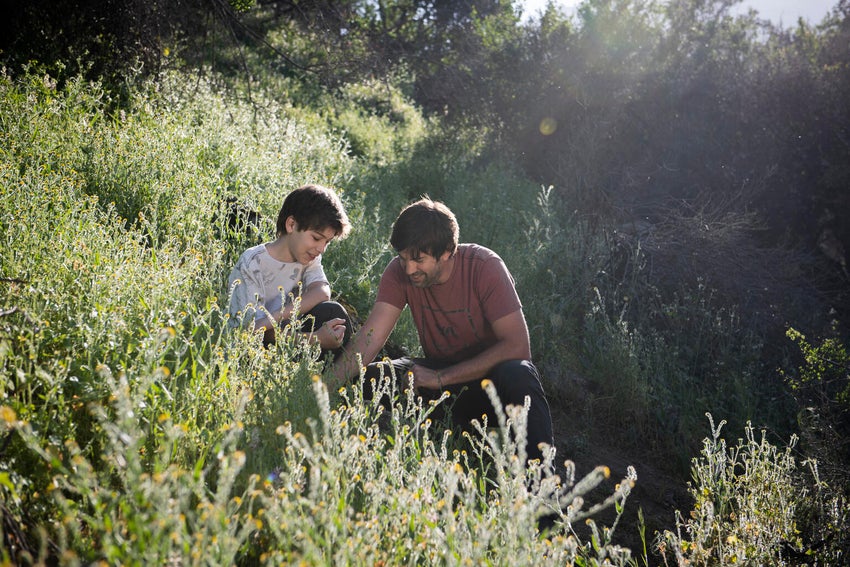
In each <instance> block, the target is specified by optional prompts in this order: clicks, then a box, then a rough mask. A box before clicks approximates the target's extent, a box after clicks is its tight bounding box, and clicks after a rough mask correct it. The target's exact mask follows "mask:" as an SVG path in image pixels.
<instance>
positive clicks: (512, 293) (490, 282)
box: [478, 256, 522, 321]
mask: <svg viewBox="0 0 850 567" xmlns="http://www.w3.org/2000/svg"><path fill="white" fill-rule="evenodd" d="M478 277H479V278H480V280H479V286H478V289H479V290H481V291H480V292H479V297H478V299H479V301H480V304H481V309H482V311H483V313H484V318H485V319H487V320H488V321H496V320H497V319H501V318H502V317H504V316H505V315H509V314H511V313H513V312H514V311H519V310H520V309H522V303H521V302H520V300H519V295H518V294H517V292H516V284H515V282H514V278H513V276H512V275H511V273H510V272H509V271H508V267H507V266H505V263H504V261H502V259H501V258H499V257H498V256H494V257H492V258H489V259H487V260H486V261H485V262H484V263H483V265H482V267H481V272H480V274H479V276H478Z"/></svg>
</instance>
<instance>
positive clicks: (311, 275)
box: [228, 185, 351, 355]
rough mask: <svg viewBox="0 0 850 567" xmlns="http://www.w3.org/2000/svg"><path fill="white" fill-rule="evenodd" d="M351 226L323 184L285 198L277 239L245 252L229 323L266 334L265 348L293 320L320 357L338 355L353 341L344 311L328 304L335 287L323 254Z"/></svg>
mask: <svg viewBox="0 0 850 567" xmlns="http://www.w3.org/2000/svg"><path fill="white" fill-rule="evenodd" d="M350 229H351V225H350V224H349V222H348V216H347V215H346V213H345V209H344V208H343V206H342V202H341V201H340V200H339V197H338V196H337V195H336V193H334V192H333V191H332V190H330V189H328V188H326V187H322V186H320V185H304V186H303V187H299V188H298V189H295V190H294V191H292V192H291V193H290V194H289V195H287V196H286V199H285V200H284V202H283V206H282V207H281V209H280V213H279V214H278V217H277V238H276V239H275V240H274V241H272V242H266V243H265V244H259V245H257V246H254V247H252V248H249V249H248V250H246V251H245V252H244V253H243V254H242V256H240V258H239V260H238V261H237V262H236V266H235V267H234V268H233V271H232V272H231V273H230V277H229V278H228V284H229V287H228V289H229V290H230V291H231V292H232V295H231V298H230V317H231V319H230V320H231V324H233V325H234V326H235V325H244V326H248V325H253V328H254V329H255V330H257V331H263V344H264V345H265V346H269V345H271V344H274V342H275V330H276V329H277V327H278V326H281V327H282V326H285V325H286V324H287V323H289V320H290V318H291V317H292V316H293V309H294V307H295V306H294V304H293V301H294V299H295V298H298V296H299V294H300V298H299V301H300V305H299V306H298V320H299V322H300V323H299V326H298V329H299V331H300V332H301V333H302V334H304V335H305V337H306V339H307V340H308V341H310V342H311V343H314V344H315V343H316V342H318V344H319V345H320V346H321V349H322V354H323V355H324V354H326V353H327V352H333V353H334V354H336V353H338V352H339V349H340V347H342V346H343V345H344V344H345V343H346V342H347V341H348V338H349V337H350V336H351V320H350V318H349V316H348V313H347V312H346V310H345V308H344V307H343V306H342V305H340V304H339V303H336V302H333V301H330V298H331V287H330V284H329V283H328V278H327V276H325V272H324V270H323V269H322V254H323V253H324V251H325V250H326V249H327V247H328V244H330V242H331V241H332V240H334V239H335V238H345V237H346V236H347V235H348V232H349V230H350Z"/></svg>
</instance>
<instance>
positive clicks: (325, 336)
mask: <svg viewBox="0 0 850 567" xmlns="http://www.w3.org/2000/svg"><path fill="white" fill-rule="evenodd" d="M313 336H314V337H316V339H317V340H318V341H319V345H320V346H321V347H322V348H323V349H325V350H334V349H337V348H339V347H340V346H342V339H343V337H344V336H345V319H339V318H337V319H331V320H330V321H328V322H327V323H325V324H324V325H322V326H321V327H320V328H319V330H318V331H314V332H313Z"/></svg>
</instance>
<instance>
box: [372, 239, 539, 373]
mask: <svg viewBox="0 0 850 567" xmlns="http://www.w3.org/2000/svg"><path fill="white" fill-rule="evenodd" d="M377 301H383V302H385V303H389V304H390V305H394V306H395V307H398V308H399V309H404V306H405V305H409V306H410V312H411V314H412V315H413V321H414V323H415V324H416V330H417V332H418V333H419V342H420V343H421V344H422V350H423V351H424V353H425V356H426V357H428V358H433V359H437V360H444V361H446V362H451V363H455V362H459V361H461V360H466V359H468V358H471V357H473V356H475V355H477V354H478V353H480V352H482V351H483V350H485V349H486V348H487V347H489V346H491V345H492V344H494V343H495V342H496V336H495V335H494V334H493V328H492V326H491V322H493V321H496V320H498V319H500V318H502V317H504V316H505V315H508V314H510V313H513V312H514V311H517V310H519V309H522V304H521V303H520V301H519V296H518V295H517V293H516V288H515V287H514V279H513V277H512V276H511V274H510V272H509V271H508V268H507V267H506V266H505V263H504V262H503V261H502V259H501V258H500V257H499V256H498V255H497V254H496V253H495V252H493V251H492V250H489V249H487V248H484V247H483V246H478V245H477V244H461V245H459V246H458V249H457V252H456V253H455V263H454V267H453V269H452V274H451V276H450V277H449V280H448V281H447V282H445V283H442V284H438V285H432V286H430V287H426V288H418V287H416V286H414V285H412V284H411V283H410V280H409V279H408V277H407V276H406V275H405V273H404V269H403V268H402V266H401V262H400V261H399V259H398V258H397V257H396V258H393V260H392V261H391V262H390V263H389V264H388V265H387V268H386V269H385V270H384V274H383V276H381V283H380V285H379V287H378V297H377Z"/></svg>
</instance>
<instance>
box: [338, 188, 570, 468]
mask: <svg viewBox="0 0 850 567" xmlns="http://www.w3.org/2000/svg"><path fill="white" fill-rule="evenodd" d="M458 234H459V230H458V225H457V220H456V219H455V216H454V214H453V213H452V211H451V210H449V208H448V207H446V206H445V205H444V204H443V203H439V202H434V201H431V200H430V199H427V198H426V199H421V200H419V201H417V202H415V203H413V204H411V205H408V206H407V207H406V208H405V209H404V210H402V212H401V214H399V216H398V218H397V219H396V221H395V223H393V230H392V235H391V237H390V243H391V244H392V246H393V248H394V249H395V250H396V252H398V256H397V257H395V258H393V260H392V261H390V263H389V264H388V265H387V267H386V269H385V270H384V274H383V276H381V282H380V285H379V287H378V297H377V299H376V301H375V306H374V307H373V308H372V312H371V313H370V314H369V317H368V318H367V319H366V322H365V323H364V324H363V326H362V327H361V329H360V330H359V332H358V333H357V335H356V336H355V337H354V339H353V340H352V342H351V343H350V344H349V347H348V348H347V349H346V354H345V355H344V356H343V358H342V359H341V360H339V361H338V363H337V367H336V368H337V373H338V374H337V375H338V376H340V377H343V378H344V379H346V380H348V379H351V378H352V377H353V376H355V375H356V374H357V370H358V368H357V364H356V355H357V353H360V355H361V357H362V360H363V361H364V362H367V361H368V362H371V361H373V360H374V359H375V357H376V356H377V354H378V352H379V351H380V350H381V348H383V346H384V344H385V343H386V341H387V338H388V337H389V336H390V333H391V332H392V330H393V328H394V327H395V324H396V323H397V322H398V319H399V317H400V316H401V312H402V310H403V309H404V307H405V306H406V305H407V306H410V312H411V314H412V315H413V321H414V323H415V325H416V330H417V332H418V334H419V341H420V343H421V345H422V350H423V352H424V354H425V358H417V359H410V358H402V359H397V360H393V361H392V363H391V364H392V365H393V366H394V369H395V372H396V376H398V377H406V375H407V373H408V372H412V374H413V386H414V388H416V390H417V391H418V392H419V393H420V394H421V395H422V396H423V397H426V398H436V397H438V396H439V395H440V392H441V391H443V390H448V391H450V392H451V394H452V398H453V401H452V402H451V404H452V405H451V414H452V419H453V421H455V422H456V423H458V424H460V425H466V424H468V422H469V421H470V420H471V419H475V418H478V419H480V418H481V415H482V414H485V413H486V414H488V415H489V419H490V422H491V423H495V422H496V421H495V420H496V417H495V415H494V411H493V406H492V404H491V403H490V400H489V398H488V396H487V394H486V392H485V391H484V390H483V388H481V382H482V381H483V380H484V379H489V380H491V381H492V382H493V384H494V385H495V387H496V392H497V393H498V395H499V399H500V401H501V402H502V404H503V405H505V406H507V405H523V404H524V402H525V398H526V397H529V398H530V401H531V407H530V410H529V414H528V444H527V453H528V458H529V459H541V458H542V452H541V450H540V448H539V446H538V444H540V443H546V444H548V445H554V440H553V435H552V418H551V415H550V412H549V404H548V402H547V401H546V396H545V394H544V393H543V387H542V386H541V384H540V377H539V375H538V373H537V369H536V368H535V366H534V364H532V362H531V346H530V343H529V338H528V327H527V326H526V323H525V317H524V315H523V312H522V304H521V303H520V300H519V297H518V296H517V293H516V289H515V287H514V280H513V277H512V276H511V274H510V272H509V271H508V269H507V267H506V266H505V263H504V262H503V261H502V259H501V258H500V257H499V256H498V255H497V254H496V253H495V252H493V251H492V250H489V249H487V248H484V247H483V246H478V245H476V244H458ZM381 364H383V363H380V362H378V363H372V364H369V365H368V367H367V371H366V387H367V388H369V382H370V379H371V378H372V377H377V376H379V375H380V372H381V368H380V365H381ZM404 384H405V385H406V384H407V382H406V381H405V382H404ZM365 395H366V397H369V396H371V391H368V392H365Z"/></svg>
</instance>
